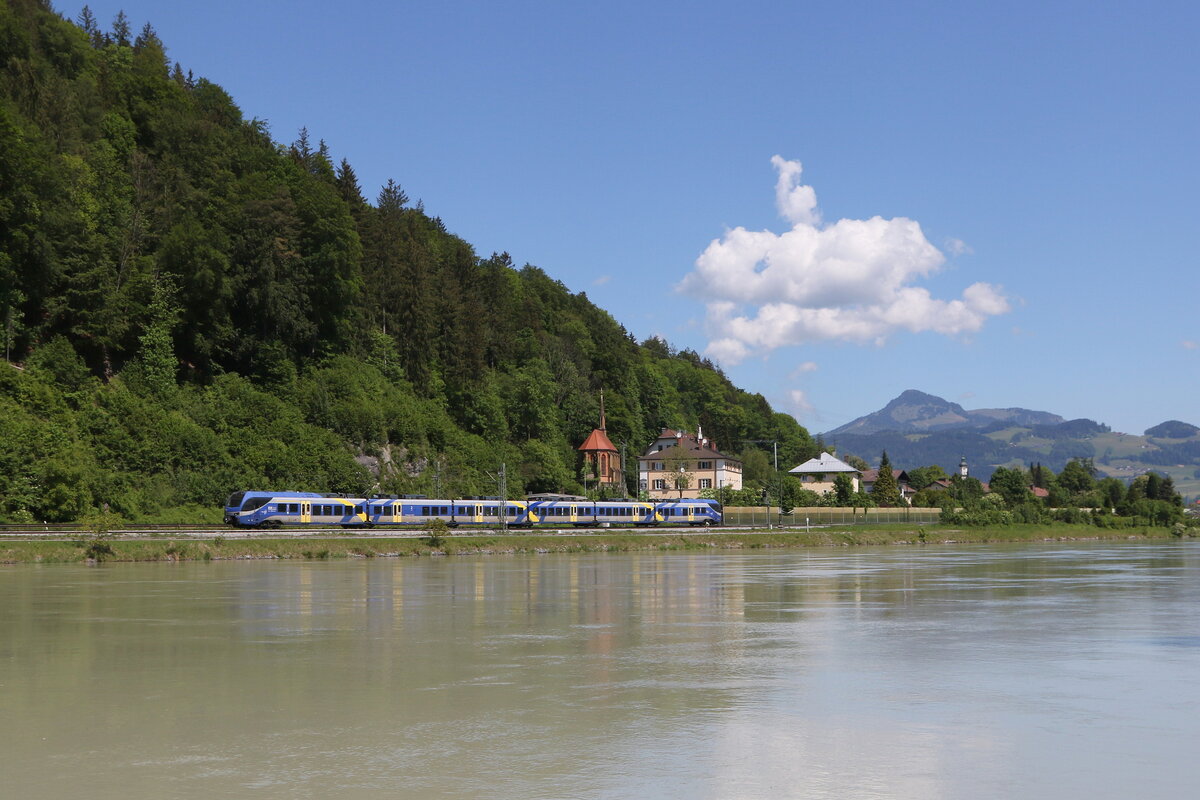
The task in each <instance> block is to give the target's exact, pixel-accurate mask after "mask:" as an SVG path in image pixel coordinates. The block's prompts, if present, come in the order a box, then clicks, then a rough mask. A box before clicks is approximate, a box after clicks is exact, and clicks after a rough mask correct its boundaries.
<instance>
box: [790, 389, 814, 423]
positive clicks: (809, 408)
mask: <svg viewBox="0 0 1200 800" xmlns="http://www.w3.org/2000/svg"><path fill="white" fill-rule="evenodd" d="M788 399H789V400H791V401H792V408H793V409H794V410H795V413H796V414H797V415H799V416H808V415H809V414H811V413H812V412H813V405H812V403H810V402H809V401H808V395H807V394H805V393H804V392H803V391H801V390H800V389H792V390H791V391H790V392H788Z"/></svg>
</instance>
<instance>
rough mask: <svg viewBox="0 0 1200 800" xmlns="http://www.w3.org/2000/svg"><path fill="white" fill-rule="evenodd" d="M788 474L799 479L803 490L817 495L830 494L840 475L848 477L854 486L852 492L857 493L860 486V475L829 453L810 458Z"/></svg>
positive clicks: (857, 471)
mask: <svg viewBox="0 0 1200 800" xmlns="http://www.w3.org/2000/svg"><path fill="white" fill-rule="evenodd" d="M788 472H790V473H791V474H792V475H795V476H796V477H797V478H799V479H800V483H801V484H803V486H804V488H805V489H808V490H810V491H813V492H816V493H817V494H829V493H830V492H832V491H833V488H834V481H835V480H837V476H838V475H839V474H841V473H845V474H847V475H849V476H850V480H851V481H852V482H853V484H854V491H856V492H857V491H858V490H859V489H860V488H861V486H862V473H861V472H860V471H859V470H857V469H855V468H854V467H852V466H850V465H849V464H847V463H846V462H844V461H841V460H840V459H837V458H834V457H833V456H831V455H830V454H829V453H821V455H819V456H818V457H816V458H810V459H809V460H808V461H805V462H804V463H803V464H801V465H800V466H798V467H792V468H791V469H789V470H788Z"/></svg>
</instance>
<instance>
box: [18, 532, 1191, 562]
mask: <svg viewBox="0 0 1200 800" xmlns="http://www.w3.org/2000/svg"><path fill="white" fill-rule="evenodd" d="M1172 538H1174V534H1173V533H1172V531H1171V529H1169V528H1152V527H1142V528H1126V529H1121V530H1110V529H1102V528H1096V527H1092V526H1089V525H1052V526H1043V525H1014V526H1007V527H993V528H951V527H948V526H947V527H941V526H930V527H922V528H920V529H913V528H912V527H904V526H888V527H886V528H871V529H869V530H864V529H861V528H859V529H849V528H847V529H822V530H819V531H811V532H804V531H772V532H761V533H758V532H747V531H742V532H731V533H716V532H712V531H703V532H697V533H688V534H668V535H659V534H644V533H639V534H606V533H602V534H593V533H586V534H582V533H581V534H575V533H572V534H565V535H541V534H505V535H478V534H456V535H451V536H444V537H442V539H441V541H440V542H438V543H437V544H436V545H435V544H433V543H431V542H430V540H429V539H428V538H421V539H413V538H379V537H362V536H355V535H352V534H351V535H344V536H331V537H327V538H307V537H306V538H303V539H282V538H268V537H263V538H254V539H222V538H220V537H218V538H216V539H185V538H179V539H170V540H164V539H157V540H145V539H117V538H103V539H96V538H90V539H77V540H73V541H37V540H23V541H5V542H0V564H56V563H57V564H63V563H99V562H105V561H115V562H120V561H215V560H237V559H300V560H313V559H341V558H398V557H414V558H417V557H440V556H456V555H528V554H541V553H597V552H632V551H687V550H710V551H711V550H758V549H787V548H805V547H863V546H882V545H929V544H972V543H976V544H978V543H996V542H1039V541H1072V540H1080V541H1083V540H1101V539H1106V540H1127V539H1134V540H1153V539H1163V540H1166V539H1172Z"/></svg>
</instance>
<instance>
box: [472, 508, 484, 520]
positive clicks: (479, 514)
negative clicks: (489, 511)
mask: <svg viewBox="0 0 1200 800" xmlns="http://www.w3.org/2000/svg"><path fill="white" fill-rule="evenodd" d="M474 521H475V522H483V506H475V520H474Z"/></svg>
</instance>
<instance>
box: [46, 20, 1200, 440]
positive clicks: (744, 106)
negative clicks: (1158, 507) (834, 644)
mask: <svg viewBox="0 0 1200 800" xmlns="http://www.w3.org/2000/svg"><path fill="white" fill-rule="evenodd" d="M90 5H91V8H92V10H93V11H94V12H95V13H96V15H97V17H98V19H99V20H100V22H101V25H102V26H104V27H107V25H108V24H109V22H110V21H111V19H112V17H113V16H114V15H115V14H116V12H117V11H118V10H119V9H122V8H123V9H124V10H125V12H126V13H127V14H128V16H129V18H130V21H131V23H132V26H133V29H134V30H135V31H137V30H139V29H140V28H141V26H142V24H143V23H145V22H147V21H149V22H150V23H151V24H152V25H153V26H154V27H155V29H156V30H157V31H158V33H159V35H160V37H161V38H162V39H163V41H164V43H165V44H166V46H167V50H168V56H169V57H170V58H171V59H172V60H177V61H179V62H180V63H181V64H182V66H183V67H184V69H185V70H189V69H190V70H192V71H193V72H194V73H195V74H196V75H197V76H203V77H206V78H208V79H210V80H212V81H214V82H216V83H219V84H221V85H222V86H223V87H225V89H226V90H228V91H229V92H230V94H231V95H232V96H233V97H234V99H235V101H236V102H237V103H238V104H239V105H240V107H241V108H242V110H243V112H244V114H245V115H246V116H247V117H258V118H260V119H265V120H267V121H268V123H269V125H270V128H271V131H272V134H273V136H274V137H275V138H276V139H277V140H279V141H283V142H290V141H292V140H294V139H295V138H296V135H297V132H298V130H299V129H300V127H301V126H305V127H307V128H308V130H309V134H310V137H311V138H312V139H313V141H316V140H318V139H324V140H325V141H326V142H327V143H328V145H329V147H330V150H331V153H332V155H333V156H334V158H335V160H340V159H341V158H343V157H344V158H346V159H348V160H349V161H350V163H351V164H352V165H353V166H354V168H355V171H356V172H357V173H358V176H359V179H360V181H361V183H362V184H363V188H364V193H365V194H367V195H368V197H370V198H373V197H374V196H375V194H376V193H377V192H378V190H379V187H380V186H381V185H382V184H383V183H384V182H385V181H386V180H387V179H388V178H394V179H395V180H396V181H398V182H399V183H400V184H401V185H402V186H403V187H404V189H405V191H407V192H408V194H409V195H410V196H411V197H412V198H413V199H414V200H415V199H417V198H420V199H421V200H422V201H423V202H424V204H425V208H426V210H427V211H428V212H429V213H431V214H434V215H438V216H441V217H442V219H443V220H444V221H445V222H446V224H447V227H448V228H449V229H450V230H451V231H453V232H455V233H457V234H458V235H460V236H462V237H463V238H464V239H466V240H467V241H469V242H471V243H472V244H473V245H474V246H475V247H476V249H477V251H478V252H479V254H480V255H482V256H486V255H488V254H490V253H491V252H493V251H508V252H509V253H510V254H511V255H512V257H513V259H514V261H516V262H517V263H518V264H525V263H531V264H535V265H537V266H539V267H542V268H543V269H544V270H546V271H547V272H548V273H549V274H551V275H552V276H554V277H556V278H558V279H559V280H561V281H562V282H563V283H564V284H566V285H567V286H568V287H569V288H570V289H572V290H574V291H586V292H587V294H588V296H589V297H590V298H591V299H592V300H593V301H595V302H596V303H597V304H598V305H600V306H602V307H603V308H605V309H607V310H608V311H610V312H611V313H612V314H613V315H614V316H615V317H616V318H617V320H618V321H620V322H621V323H622V324H623V325H625V327H626V328H628V329H629V330H630V331H631V332H632V333H633V334H634V335H635V336H637V337H638V338H639V339H642V338H645V337H648V336H652V335H660V336H662V337H664V338H665V339H667V340H668V341H669V342H671V343H672V344H673V345H675V346H676V347H680V348H683V347H690V348H692V349H695V350H697V351H699V352H702V353H706V354H708V355H710V356H712V357H713V358H714V359H715V360H717V361H718V362H719V363H721V364H722V366H723V368H724V369H725V371H726V372H727V374H728V375H729V376H730V378H731V379H732V380H733V381H734V382H735V383H736V384H737V385H739V386H741V387H743V388H745V389H748V390H750V391H756V392H761V393H762V394H763V395H765V396H766V397H767V399H768V400H769V401H770V402H771V403H772V404H773V405H774V406H775V407H776V408H778V409H780V410H783V411H787V412H789V413H793V414H794V415H795V416H796V417H797V419H799V420H800V422H801V423H802V424H804V425H805V426H806V427H808V428H809V429H810V430H811V431H813V432H817V431H826V430H830V429H832V428H835V427H837V426H838V425H841V424H843V423H845V422H848V421H850V420H851V419H854V418H855V417H858V416H860V415H862V414H866V413H869V412H871V411H874V410H876V409H878V408H880V407H882V406H883V405H884V404H885V403H886V402H887V401H888V400H890V399H891V398H893V397H895V396H896V395H897V394H899V393H900V392H901V391H903V390H905V389H909V388H914V389H920V390H922V391H926V392H930V393H932V394H937V395H940V396H942V397H945V398H946V399H948V400H953V401H956V402H959V403H962V404H963V405H964V406H966V407H967V408H993V407H1010V406H1022V407H1026V408H1033V409H1038V410H1044V411H1051V412H1054V413H1058V414H1061V415H1063V416H1064V417H1066V418H1068V419H1070V418H1075V417H1090V418H1092V419H1096V420H1098V421H1100V422H1104V423H1107V424H1109V425H1111V426H1112V427H1113V429H1114V430H1120V431H1126V432H1130V433H1141V432H1142V431H1143V430H1144V429H1145V428H1147V427H1149V426H1151V425H1155V424H1157V423H1159V422H1162V421H1164V420H1167V419H1183V420H1185V421H1188V422H1191V423H1193V424H1200V408H1198V407H1197V395H1198V391H1197V390H1200V377H1198V375H1200V322H1197V319H1198V315H1197V313H1196V308H1197V301H1198V299H1200V291H1198V290H1200V277H1198V274H1200V273H1198V271H1197V260H1198V259H1197V255H1196V253H1197V246H1196V238H1197V232H1198V231H1200V224H1198V222H1197V217H1198V212H1200V202H1197V189H1198V187H1200V155H1198V151H1200V104H1198V103H1197V95H1198V89H1200V85H1198V84H1200V48H1197V47H1196V46H1195V36H1196V31H1197V30H1200V5H1197V4H1195V3H1187V2H1149V3H1137V4H1134V3H1095V2H1091V3H1084V2H1071V3H1067V2H1040V3H1024V2H1015V3H1005V4H995V3H993V4H986V5H985V4H974V3H961V2H958V3H951V2H944V3H943V2H924V3H909V4H894V3H884V2H878V3H855V2H825V3H816V2H814V3H783V2H779V3H755V2H749V3H747V2H742V3H737V4H734V3H728V2H726V3H719V4H718V3H703V2H698V3H644V2H643V3H626V2H609V3H603V4H596V3H593V4H583V3H569V2H508V3H484V2H479V3H463V2H433V3H430V2H426V3H368V2H358V0H343V2H340V3H336V4H331V3H325V2H322V3H317V2H308V1H307V0H305V1H303V2H254V1H253V0H243V1H242V2H237V3H231V2H208V3H188V4H182V3H179V4H177V3H166V2H142V0H123V1H122V2H111V3H110V2H107V0H105V2H95V3H91V4H90ZM56 7H57V8H58V10H59V11H60V12H61V13H62V14H64V15H65V16H68V17H71V18H75V17H76V16H77V15H78V12H79V10H80V8H82V3H81V4H80V5H79V6H78V7H76V6H68V5H66V4H64V3H62V2H59V3H58V4H57V6H56ZM801 165H802V166H801Z"/></svg>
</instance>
